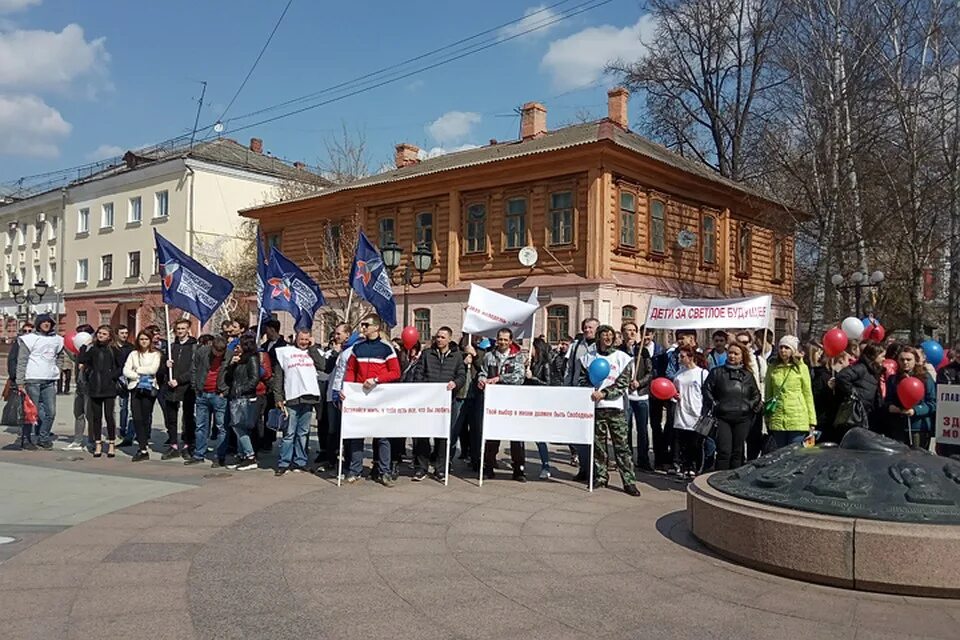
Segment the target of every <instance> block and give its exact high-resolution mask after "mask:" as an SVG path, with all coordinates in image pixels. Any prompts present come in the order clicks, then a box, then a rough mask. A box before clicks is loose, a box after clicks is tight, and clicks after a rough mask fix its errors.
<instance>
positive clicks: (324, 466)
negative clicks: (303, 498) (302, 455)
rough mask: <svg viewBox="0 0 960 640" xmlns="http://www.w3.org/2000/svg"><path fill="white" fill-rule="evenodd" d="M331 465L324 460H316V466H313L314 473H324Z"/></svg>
mask: <svg viewBox="0 0 960 640" xmlns="http://www.w3.org/2000/svg"><path fill="white" fill-rule="evenodd" d="M331 468H332V467H331V466H330V465H329V464H328V463H326V462H318V463H317V466H316V468H314V470H313V472H314V473H326V472H327V471H330V470H331Z"/></svg>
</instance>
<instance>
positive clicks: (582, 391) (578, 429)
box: [483, 384, 594, 444]
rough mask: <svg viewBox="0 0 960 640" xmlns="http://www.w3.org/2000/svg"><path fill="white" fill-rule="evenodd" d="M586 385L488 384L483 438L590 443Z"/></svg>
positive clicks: (591, 406) (590, 412)
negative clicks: (531, 385)
mask: <svg viewBox="0 0 960 640" xmlns="http://www.w3.org/2000/svg"><path fill="white" fill-rule="evenodd" d="M591 393H593V389H591V388H589V387H576V388H570V387H526V386H510V385H505V384H494V385H490V386H488V387H487V388H486V390H485V391H484V396H485V398H484V402H483V439H484V440H520V441H524V442H560V443H564V444H567V443H569V444H591V443H592V442H593V410H594V404H593V400H591V399H590V394H591Z"/></svg>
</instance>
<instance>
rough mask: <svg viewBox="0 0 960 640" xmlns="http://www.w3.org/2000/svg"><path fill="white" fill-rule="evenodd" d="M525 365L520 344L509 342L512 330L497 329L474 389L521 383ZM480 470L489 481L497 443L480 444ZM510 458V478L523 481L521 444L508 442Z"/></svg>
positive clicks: (495, 456) (495, 457)
mask: <svg viewBox="0 0 960 640" xmlns="http://www.w3.org/2000/svg"><path fill="white" fill-rule="evenodd" d="M526 370H527V366H526V364H525V360H524V357H523V351H521V350H520V345H518V344H517V343H516V342H514V341H513V331H511V330H510V329H500V331H498V332H497V344H496V347H495V348H494V349H492V350H491V351H489V352H488V353H487V354H486V355H485V356H484V357H483V363H482V365H481V367H480V371H479V373H478V374H477V378H478V379H479V382H478V383H477V387H478V388H479V389H481V390H483V389H485V388H486V387H487V385H492V384H516V385H520V384H523V381H524V377H525V374H526ZM484 449H485V451H484V453H483V457H484V469H483V475H484V477H486V478H493V469H494V467H495V465H496V461H497V451H499V450H500V441H499V440H487V442H486V444H485V445H484ZM510 459H511V461H512V462H513V479H514V480H516V481H518V482H526V481H527V477H526V475H525V474H524V472H523V465H524V462H525V460H526V455H525V452H524V450H523V443H522V442H517V441H513V440H511V441H510Z"/></svg>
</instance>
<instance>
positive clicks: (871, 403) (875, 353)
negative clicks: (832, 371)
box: [834, 342, 901, 439]
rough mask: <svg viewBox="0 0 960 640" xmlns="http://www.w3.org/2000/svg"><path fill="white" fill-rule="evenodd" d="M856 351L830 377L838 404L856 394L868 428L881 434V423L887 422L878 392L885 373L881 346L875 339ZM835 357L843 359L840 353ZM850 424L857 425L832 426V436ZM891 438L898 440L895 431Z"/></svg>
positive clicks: (882, 427) (839, 436)
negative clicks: (848, 362) (853, 358)
mask: <svg viewBox="0 0 960 640" xmlns="http://www.w3.org/2000/svg"><path fill="white" fill-rule="evenodd" d="M858 352H859V354H860V356H859V358H858V359H857V361H856V362H854V363H853V364H851V365H850V366H848V367H843V368H842V369H841V370H840V371H838V372H837V373H836V375H835V376H834V378H835V380H836V382H835V383H834V384H835V386H834V390H835V392H836V394H837V402H838V403H839V404H840V405H842V404H843V403H844V402H845V401H847V400H849V399H850V398H851V396H853V395H856V397H857V398H859V400H860V402H861V403H863V408H864V412H865V413H866V418H867V423H868V425H869V428H870V429H871V430H875V431H879V432H881V433H883V432H884V426H885V425H886V424H887V421H886V419H885V418H886V416H884V415H883V410H882V405H883V396H882V394H881V380H882V379H883V376H884V374H885V372H884V368H883V360H884V357H885V349H884V348H883V347H881V346H880V345H879V344H877V343H875V342H868V343H866V344H864V345H863V347H862V348H860V349H859V350H858ZM839 357H840V358H841V359H842V358H844V354H842V353H841V354H840V356H839ZM841 362H842V361H841ZM850 426H857V425H835V427H836V429H835V433H834V436H835V439H842V438H843V436H844V434H845V433H846V432H847V430H848V429H849V427H850ZM860 426H867V425H860ZM894 437H895V438H897V439H901V438H900V437H899V435H898V434H894Z"/></svg>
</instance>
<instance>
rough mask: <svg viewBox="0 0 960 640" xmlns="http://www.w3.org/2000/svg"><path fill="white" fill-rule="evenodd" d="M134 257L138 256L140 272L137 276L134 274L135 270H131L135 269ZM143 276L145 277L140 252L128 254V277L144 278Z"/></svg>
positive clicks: (129, 252)
mask: <svg viewBox="0 0 960 640" xmlns="http://www.w3.org/2000/svg"><path fill="white" fill-rule="evenodd" d="M134 255H136V256H137V262H138V263H139V266H138V267H137V268H138V270H139V273H136V274H135V273H133V269H132V268H131V267H133V256H134ZM142 275H143V256H142V255H141V254H140V252H139V251H128V252H127V277H128V278H139V277H140V276H142Z"/></svg>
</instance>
